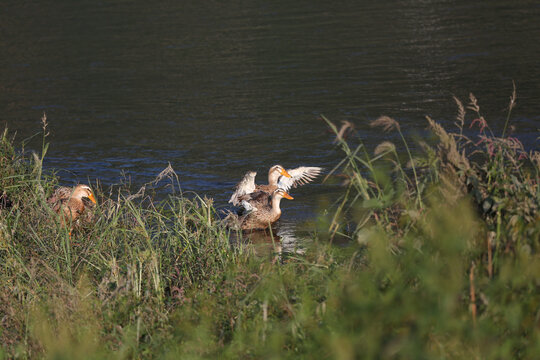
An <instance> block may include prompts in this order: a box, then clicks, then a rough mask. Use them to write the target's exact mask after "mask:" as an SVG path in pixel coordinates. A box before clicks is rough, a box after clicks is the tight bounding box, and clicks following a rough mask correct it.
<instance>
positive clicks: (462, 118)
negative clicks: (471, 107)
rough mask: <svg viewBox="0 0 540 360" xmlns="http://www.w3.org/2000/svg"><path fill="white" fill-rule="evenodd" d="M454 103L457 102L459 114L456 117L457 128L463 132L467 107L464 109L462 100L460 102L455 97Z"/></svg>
mask: <svg viewBox="0 0 540 360" xmlns="http://www.w3.org/2000/svg"><path fill="white" fill-rule="evenodd" d="M454 101H455V102H456V105H457V107H458V114H457V117H456V120H457V122H456V126H457V127H458V128H459V129H460V131H463V126H464V125H465V113H466V112H465V107H463V103H462V102H461V100H459V99H458V98H457V97H455V96H454Z"/></svg>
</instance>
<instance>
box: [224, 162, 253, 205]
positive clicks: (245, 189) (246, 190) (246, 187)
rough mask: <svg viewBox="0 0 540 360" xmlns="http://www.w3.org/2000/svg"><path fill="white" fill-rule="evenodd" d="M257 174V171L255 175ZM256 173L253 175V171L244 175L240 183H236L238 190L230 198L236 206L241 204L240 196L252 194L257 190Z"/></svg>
mask: <svg viewBox="0 0 540 360" xmlns="http://www.w3.org/2000/svg"><path fill="white" fill-rule="evenodd" d="M256 174H257V173H255V175H256ZM255 175H252V172H251V171H250V172H248V173H246V175H244V178H243V179H242V180H241V181H240V182H239V183H238V185H236V190H235V192H234V194H232V196H231V198H230V199H229V202H230V203H232V204H233V205H234V206H238V205H240V204H241V202H240V200H239V197H240V196H242V195H246V194H251V193H252V192H254V191H255Z"/></svg>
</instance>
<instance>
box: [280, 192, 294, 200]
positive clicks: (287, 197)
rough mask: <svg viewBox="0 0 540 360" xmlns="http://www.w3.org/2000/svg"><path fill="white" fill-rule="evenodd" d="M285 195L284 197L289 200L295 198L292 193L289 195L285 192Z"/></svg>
mask: <svg viewBox="0 0 540 360" xmlns="http://www.w3.org/2000/svg"><path fill="white" fill-rule="evenodd" d="M283 197H284V198H285V199H289V200H292V199H294V198H293V197H292V196H291V195H289V194H287V193H284V194H283Z"/></svg>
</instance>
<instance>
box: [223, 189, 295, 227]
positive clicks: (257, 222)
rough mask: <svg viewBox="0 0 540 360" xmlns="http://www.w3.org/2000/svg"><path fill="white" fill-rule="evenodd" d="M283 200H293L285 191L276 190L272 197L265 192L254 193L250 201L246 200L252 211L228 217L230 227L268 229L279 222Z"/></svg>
mask: <svg viewBox="0 0 540 360" xmlns="http://www.w3.org/2000/svg"><path fill="white" fill-rule="evenodd" d="M282 198H285V199H289V200H292V199H293V197H292V196H290V195H289V194H288V193H287V192H286V191H285V190H283V189H276V190H275V191H274V192H273V193H272V195H271V196H268V194H267V193H265V192H264V191H258V192H255V193H252V194H251V198H250V199H249V200H244V201H247V202H249V204H250V211H249V212H246V213H245V214H241V215H236V214H232V213H231V214H230V215H229V216H228V217H227V221H228V223H229V226H230V227H236V228H240V229H242V230H264V229H266V228H268V227H269V226H270V225H271V224H273V223H275V222H276V221H278V219H279V218H280V216H281V209H280V207H279V203H280V202H281V199H282Z"/></svg>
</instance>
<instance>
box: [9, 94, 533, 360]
mask: <svg viewBox="0 0 540 360" xmlns="http://www.w3.org/2000/svg"><path fill="white" fill-rule="evenodd" d="M457 103H458V109H459V115H458V122H457V123H458V127H457V131H456V132H455V133H451V132H448V131H447V130H445V129H444V128H443V127H442V126H440V125H439V124H438V123H436V122H435V121H433V120H431V119H428V124H429V126H430V128H431V129H432V131H433V133H434V135H435V140H434V141H433V142H431V143H430V144H428V143H421V144H420V145H421V149H422V151H421V152H419V153H415V152H414V149H413V148H412V147H410V145H409V144H408V143H407V142H406V138H405V136H404V134H403V133H401V129H400V128H399V124H398V123H397V122H396V121H395V120H393V119H390V118H381V119H379V120H378V121H375V122H374V125H375V126H384V127H387V130H389V131H400V138H401V140H402V141H403V142H404V144H403V145H404V146H405V147H407V151H406V152H405V153H406V154H407V159H403V158H402V157H401V156H400V155H399V152H398V150H396V149H397V148H398V146H397V145H395V144H392V143H389V142H385V143H383V144H381V145H380V146H379V147H377V149H375V154H374V155H373V156H371V155H370V152H371V151H369V150H368V149H366V148H365V147H364V145H363V144H362V143H361V141H360V139H359V138H356V139H354V138H353V139H351V140H350V141H346V140H345V139H344V136H343V132H342V133H341V135H340V136H338V139H337V143H338V146H339V147H340V148H341V149H342V150H343V151H344V153H345V158H344V160H343V161H342V162H341V163H340V164H338V166H337V167H336V169H335V170H334V171H338V170H339V171H340V172H343V173H344V174H345V175H346V178H347V182H348V185H347V188H346V189H345V190H344V194H343V197H342V198H341V199H340V201H339V202H338V203H337V205H336V208H335V212H334V213H332V216H331V217H329V218H328V219H325V218H322V217H321V224H322V225H321V226H322V228H323V230H324V231H321V232H319V234H320V235H313V239H312V240H313V241H311V242H310V245H309V247H308V249H307V251H306V253H305V254H304V255H294V254H293V255H290V256H288V258H287V260H286V261H284V260H283V259H282V258H281V257H280V256H279V254H275V253H274V254H271V255H270V256H264V257H261V256H257V255H256V254H255V253H254V250H253V248H252V247H251V246H250V245H249V244H245V243H243V242H238V241H236V238H235V235H234V234H231V233H229V231H228V230H227V229H226V228H225V227H223V226H222V224H221V222H220V219H219V217H218V216H217V214H216V210H215V208H214V206H213V203H212V200H211V199H207V198H204V197H199V196H197V195H195V196H192V197H190V198H187V197H185V196H184V194H183V193H182V192H178V191H176V189H177V188H178V187H177V185H178V179H177V178H176V177H175V174H174V172H173V171H172V169H168V170H167V171H164V172H163V173H162V174H160V177H159V180H164V179H169V181H168V182H169V183H170V185H171V187H172V189H173V191H172V194H171V195H170V196H169V197H168V198H166V199H165V200H163V201H160V202H157V201H154V199H153V198H152V196H150V195H148V194H151V193H152V189H151V187H152V186H153V184H147V185H146V186H145V187H143V188H141V190H140V191H138V192H137V193H131V192H129V190H128V189H127V188H121V189H117V190H116V191H115V192H112V191H109V192H108V193H105V192H104V191H103V190H102V189H100V187H99V186H94V190H95V192H96V195H97V198H98V206H96V207H95V208H94V209H93V213H92V216H91V218H92V219H93V220H92V223H91V224H90V225H88V226H84V227H82V228H80V229H78V230H77V231H75V232H74V233H73V236H72V237H71V238H70V237H69V234H68V230H67V229H66V228H65V227H64V226H62V223H61V221H60V219H59V218H58V217H57V216H56V214H54V213H53V212H52V211H51V210H50V208H49V207H48V205H47V204H46V198H47V197H48V196H49V195H50V194H51V193H52V191H53V189H54V187H55V186H56V185H57V183H58V179H57V178H56V176H55V175H54V174H52V175H44V173H43V171H42V169H41V164H42V161H43V157H44V156H45V152H46V144H45V142H43V144H44V145H43V150H42V154H40V155H27V154H26V153H25V152H17V151H15V149H14V148H13V141H12V139H8V134H7V132H5V133H4V135H3V137H2V139H1V142H0V144H1V148H0V162H1V164H2V167H0V189H2V190H5V191H6V193H7V194H8V195H9V199H10V201H11V203H12V204H11V207H9V208H3V209H1V210H0V244H1V246H0V264H1V266H2V270H1V271H0V286H1V289H0V290H1V291H0V297H1V299H0V300H1V301H0V319H1V321H2V328H1V329H2V330H1V332H0V343H1V344H2V345H1V349H2V351H3V353H2V354H3V355H4V357H7V358H28V357H48V358H50V357H54V358H75V357H76V358H178V357H182V358H216V357H220V358H239V357H241V358H297V357H306V358H313V357H316V358H338V359H353V358H467V359H469V358H530V359H534V358H538V356H539V355H540V346H539V345H538V344H540V331H539V330H540V323H539V321H538V319H539V316H540V315H539V314H540V295H539V294H540V291H539V290H540V284H539V283H538V280H537V278H538V277H537V274H538V273H539V271H540V258H539V256H538V241H539V234H540V225H539V223H540V221H539V218H538V216H539V215H538V205H539V203H540V196H539V194H540V190H539V189H538V183H539V182H538V177H539V169H540V161H539V160H538V159H540V156H539V154H538V153H535V152H530V153H526V152H525V150H524V149H523V147H522V146H521V145H520V144H519V142H517V141H516V140H514V139H509V138H508V137H495V136H493V134H491V132H490V131H489V128H488V127H487V125H486V123H485V120H483V118H482V117H481V115H480V112H479V108H478V105H477V101H476V99H475V98H474V97H472V96H471V98H470V104H469V109H470V110H471V111H472V113H473V114H474V119H473V120H472V121H467V120H466V119H467V113H466V110H465V107H464V106H463V105H461V102H459V101H458V102H457ZM328 124H329V125H330V126H331V128H332V129H334V130H335V131H336V134H340V132H339V129H337V127H336V126H335V125H334V124H332V123H331V122H330V121H328ZM471 124H474V125H473V128H475V127H477V126H478V125H480V128H479V129H480V131H479V133H478V134H477V135H474V136H473V135H470V134H468V133H469V132H470V130H471V128H470V127H469V126H470V125H471ZM349 125H350V124H349ZM44 131H45V130H44ZM353 143H356V144H357V145H356V146H355V147H352V145H351V144H353ZM233 235H234V236H233ZM338 236H340V237H346V238H347V239H349V242H348V245H347V246H345V247H343V246H341V247H338V246H333V245H332V241H328V240H329V239H330V240H331V239H333V238H335V237H338ZM233 239H234V241H233Z"/></svg>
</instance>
